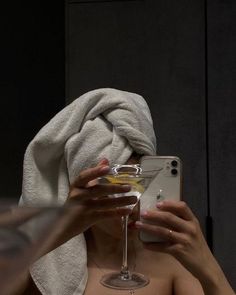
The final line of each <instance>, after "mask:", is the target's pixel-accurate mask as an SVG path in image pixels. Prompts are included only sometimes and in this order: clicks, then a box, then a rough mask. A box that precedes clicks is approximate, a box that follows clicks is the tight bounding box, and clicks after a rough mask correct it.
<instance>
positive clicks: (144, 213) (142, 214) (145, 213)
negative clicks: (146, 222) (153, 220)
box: [140, 211, 148, 217]
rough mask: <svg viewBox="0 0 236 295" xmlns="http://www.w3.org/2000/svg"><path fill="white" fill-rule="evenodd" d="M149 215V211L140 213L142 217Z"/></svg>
mask: <svg viewBox="0 0 236 295" xmlns="http://www.w3.org/2000/svg"><path fill="white" fill-rule="evenodd" d="M147 214H148V213H147V211H141V212H140V215H141V216H142V217H145V216H147Z"/></svg>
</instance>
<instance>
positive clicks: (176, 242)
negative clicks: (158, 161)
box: [136, 201, 235, 295]
mask: <svg viewBox="0 0 236 295" xmlns="http://www.w3.org/2000/svg"><path fill="white" fill-rule="evenodd" d="M157 208H158V209H159V210H156V211H147V212H143V213H142V218H143V219H146V220H147V221H151V222H152V223H156V224H158V225H151V224H145V223H142V222H140V221H138V222H136V226H137V228H139V229H142V230H146V231H148V232H151V233H155V234H156V235H158V237H160V238H161V239H163V240H164V241H165V242H162V243H158V245H157V243H155V247H154V248H155V249H158V251H162V252H165V253H169V254H171V255H173V256H174V257H175V258H176V259H177V260H178V261H179V262H180V263H181V264H182V265H183V266H184V267H185V268H186V269H187V270H188V271H189V272H191V273H192V274H193V275H194V276H195V277H196V278H197V279H198V280H199V281H200V283H201V285H202V288H203V290H204V293H205V295H234V294H235V293H234V291H233V289H232V288H231V286H230V284H229V282H228V281H227V279H226V277H225V275H224V273H223V271H222V269H221V268H220V266H219V264H218V263H217V261H216V259H215V258H214V256H213V255H212V253H211V251H210V249H209V247H208V245H207V243H206V240H205V238H204V236H203V233H202V231H201V228H200V225H199V222H198V220H197V218H196V217H195V216H194V214H193V213H192V211H191V210H190V208H189V207H188V206H187V205H186V203H184V202H176V201H164V202H160V203H158V204H157ZM147 247H148V248H153V246H152V245H151V244H149V245H148V244H147Z"/></svg>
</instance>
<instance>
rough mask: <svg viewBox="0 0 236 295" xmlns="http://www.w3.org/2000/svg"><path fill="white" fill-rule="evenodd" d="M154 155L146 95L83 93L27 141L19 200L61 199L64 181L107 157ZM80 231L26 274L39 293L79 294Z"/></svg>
mask: <svg viewBox="0 0 236 295" xmlns="http://www.w3.org/2000/svg"><path fill="white" fill-rule="evenodd" d="M133 151H136V152H137V153H139V154H144V155H154V154H155V153H156V139H155V134H154V130H153V124H152V118H151V114H150V111H149V108H148V106H147V104H146V102H145V100H144V99H143V98H142V97H141V96H139V95H137V94H134V93H129V92H125V91H120V90H116V89H110V88H104V89H97V90H93V91H90V92H88V93H85V94H84V95H82V96H81V97H79V98H78V99H76V100H75V101H73V102H72V103H71V104H70V105H68V106H67V107H65V108H64V109H63V110H62V111H61V112H59V113H58V114H57V115H56V116H55V117H54V118H53V119H52V120H51V121H50V122H49V123H48V124H47V125H45V126H44V127H43V128H42V129H41V130H40V131H39V133H38V134H37V135H36V136H35V138H34V139H33V140H32V142H31V143H30V144H29V146H28V148H27V150H26V153H25V158H24V171H23V189H22V197H21V200H20V203H21V204H29V205H35V204H38V203H40V204H42V203H44V204H45V205H46V204H50V203H52V202H57V203H59V204H64V203H65V201H66V199H67V196H68V190H69V184H70V183H71V182H72V181H73V180H74V178H75V177H76V176H77V175H78V174H79V172H80V171H81V170H83V169H85V168H88V167H90V166H92V165H95V164H97V162H98V161H99V160H100V159H101V158H103V157H106V158H108V160H109V161H110V163H111V165H112V164H114V163H125V162H126V161H127V160H128V159H129V157H130V156H131V154H132V152H133ZM86 264H87V258H86V243H85V240H84V237H83V234H81V235H79V236H76V237H74V238H73V239H71V240H69V241H68V242H67V243H65V244H64V245H62V246H60V247H58V248H57V249H55V250H54V251H52V252H50V253H49V254H47V255H45V256H44V257H42V258H40V259H39V260H38V261H37V262H36V263H35V264H34V265H33V267H32V268H31V275H32V278H33V280H34V281H35V283H36V285H37V286H38V288H39V289H40V291H41V292H42V294H43V295H75V294H76V295H78V294H83V292H84V289H85V286H86V280H87V266H86Z"/></svg>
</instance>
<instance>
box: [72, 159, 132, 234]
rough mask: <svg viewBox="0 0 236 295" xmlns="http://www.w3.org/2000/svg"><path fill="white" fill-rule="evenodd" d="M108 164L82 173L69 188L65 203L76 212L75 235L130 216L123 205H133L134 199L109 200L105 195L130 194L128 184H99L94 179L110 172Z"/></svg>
mask: <svg viewBox="0 0 236 295" xmlns="http://www.w3.org/2000/svg"><path fill="white" fill-rule="evenodd" d="M108 164H109V163H108V161H107V160H106V159H104V160H102V161H101V162H100V163H99V164H98V165H97V166H96V167H93V168H89V169H86V170H84V171H82V172H81V173H80V174H79V175H78V177H77V178H76V179H75V181H74V182H73V183H72V185H71V187H70V192H69V196H68V200H67V204H72V206H71V209H72V211H73V212H75V214H76V215H75V219H74V225H73V231H74V234H78V233H81V232H83V231H85V230H86V229H88V228H89V227H90V226H91V225H93V224H94V223H96V222H98V221H100V220H102V219H106V218H114V216H122V215H125V214H129V213H130V209H129V208H127V207H126V208H125V207H124V206H127V205H131V204H135V203H136V202H137V198H136V197H135V196H134V197H132V196H129V197H120V198H109V197H107V196H108V195H112V194H117V193H126V192H128V191H130V189H131V187H130V186H129V185H119V184H99V182H98V181H97V178H99V177H102V176H104V175H106V174H107V173H108V172H109V166H108Z"/></svg>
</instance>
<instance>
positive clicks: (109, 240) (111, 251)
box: [86, 226, 142, 268]
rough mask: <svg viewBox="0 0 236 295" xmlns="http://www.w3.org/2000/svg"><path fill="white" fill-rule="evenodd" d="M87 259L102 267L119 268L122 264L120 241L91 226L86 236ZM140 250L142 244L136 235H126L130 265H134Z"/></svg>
mask: <svg viewBox="0 0 236 295" xmlns="http://www.w3.org/2000/svg"><path fill="white" fill-rule="evenodd" d="M86 241H87V249H88V258H89V259H91V260H96V261H94V262H96V263H98V264H99V265H100V266H103V267H118V268H119V267H120V266H121V262H122V254H123V252H122V239H121V238H116V237H113V236H111V235H109V234H107V233H106V232H104V231H103V230H101V229H100V228H98V227H96V226H93V227H92V228H91V229H90V230H89V232H88V233H87V234H86ZM141 248H142V243H141V242H140V241H139V239H138V237H137V233H132V235H128V260H129V264H130V265H134V263H135V260H136V255H137V253H139V251H138V250H140V249H141Z"/></svg>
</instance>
